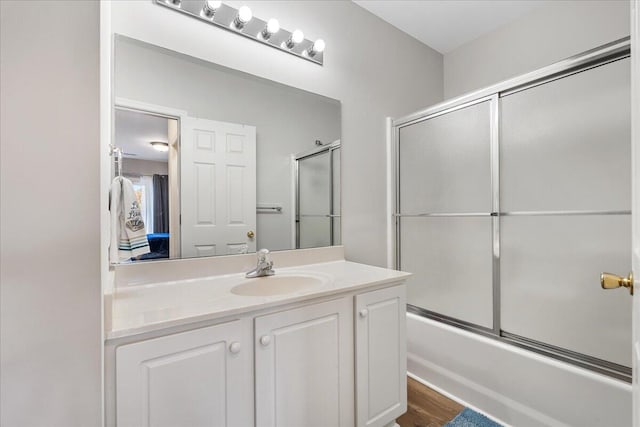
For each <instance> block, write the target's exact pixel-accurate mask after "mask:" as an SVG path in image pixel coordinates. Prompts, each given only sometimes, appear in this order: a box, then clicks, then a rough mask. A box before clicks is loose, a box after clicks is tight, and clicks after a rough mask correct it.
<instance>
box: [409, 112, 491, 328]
mask: <svg viewBox="0 0 640 427" xmlns="http://www.w3.org/2000/svg"><path fill="white" fill-rule="evenodd" d="M490 117H491V101H490V100H485V101H483V102H478V103H475V104H473V105H469V106H466V107H464V108H458V109H455V110H453V111H449V112H445V113H444V114H438V115H436V116H435V117H431V118H427V119H425V120H423V121H420V122H418V123H415V124H410V125H408V126H405V127H402V128H400V131H399V141H398V151H399V153H398V154H399V165H398V169H399V188H398V195H399V219H398V221H399V224H398V235H399V250H400V253H399V266H398V267H399V268H401V269H402V270H405V271H409V272H412V273H414V275H413V276H412V277H411V278H410V279H409V280H408V286H407V292H408V294H407V302H408V303H409V304H410V305H412V306H414V307H417V308H419V309H421V310H426V311H427V312H429V313H430V314H434V315H437V316H443V317H447V318H450V319H455V320H456V321H462V322H464V323H470V324H473V325H477V326H480V327H483V328H486V329H491V328H493V272H492V262H493V255H492V243H491V242H492V233H493V224H492V222H493V218H492V216H491V212H492V192H491V173H492V170H491V130H490V123H491V121H490Z"/></svg>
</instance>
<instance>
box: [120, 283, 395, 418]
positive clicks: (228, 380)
mask: <svg viewBox="0 0 640 427" xmlns="http://www.w3.org/2000/svg"><path fill="white" fill-rule="evenodd" d="M400 283H401V282H398V281H396V282H393V283H390V284H389V286H388V287H385V288H380V287H379V286H378V289H376V290H373V291H367V290H359V291H355V292H348V293H343V294H341V295H336V296H334V297H333V298H331V297H327V296H325V297H323V298H318V299H317V300H316V301H314V300H313V299H311V300H306V301H301V302H299V303H297V304H287V306H286V307H281V308H279V307H272V308H271V309H261V310H256V311H255V312H247V313H243V314H242V316H241V318H239V319H238V320H233V321H228V322H226V323H219V324H216V325H213V326H206V324H205V326H204V327H200V328H199V329H193V330H187V331H186V332H177V333H173V334H170V335H164V336H160V337H159V338H156V336H158V335H159V334H161V331H157V332H155V333H154V335H152V338H150V339H146V340H142V341H137V342H131V340H130V339H128V341H127V343H123V344H121V345H117V344H116V343H113V344H112V348H113V349H114V351H115V353H114V356H115V357H114V359H115V375H114V376H113V377H114V380H115V387H114V388H113V389H114V391H115V393H114V401H115V405H110V406H109V407H113V412H111V413H115V416H114V417H113V418H111V417H110V416H107V418H108V420H110V419H113V420H114V421H115V422H110V421H108V422H107V425H108V426H110V427H112V426H114V425H115V426H117V427H130V426H131V427H133V426H135V427H140V426H143V427H165V426H166V427H176V426H189V427H199V426H203V427H204V426H207V427H214V426H215V427H218V426H228V427H245V426H246V427H250V426H258V427H314V426H317V427H354V426H356V427H383V426H390V425H393V423H394V422H395V419H396V418H397V417H399V416H400V415H402V414H403V413H404V412H405V410H406V405H407V395H406V343H405V336H406V314H405V286H404V285H403V284H400ZM181 330H183V331H184V330H185V329H184V327H183V328H182V329H181Z"/></svg>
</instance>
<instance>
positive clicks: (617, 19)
mask: <svg viewBox="0 0 640 427" xmlns="http://www.w3.org/2000/svg"><path fill="white" fill-rule="evenodd" d="M628 35H629V3H628V2H626V1H624V2H618V1H607V2H602V1H599V2H565V1H561V2H555V3H553V2H547V3H545V5H544V6H542V7H541V8H540V9H537V10H534V11H533V12H531V13H529V14H528V15H525V16H524V17H522V18H520V19H519V20H517V21H515V22H513V23H512V24H510V25H507V26H505V27H503V28H501V29H499V30H496V31H494V32H493V33H490V34H487V35H485V36H483V37H481V38H479V39H477V40H475V41H472V42H470V43H468V44H467V45H464V46H462V47H460V48H458V49H457V50H455V51H453V52H450V53H448V54H446V55H445V78H444V82H445V83H444V88H445V95H446V98H447V99H448V98H451V97H455V96H458V95H461V94H463V93H465V92H469V91H473V90H477V89H480V88H482V87H484V86H487V85H490V84H493V83H497V82H499V81H502V80H504V79H506V78H508V77H513V76H515V75H518V74H521V73H524V72H528V71H532V70H535V69H537V68H540V67H542V66H545V65H549V64H551V63H553V62H556V61H558V60H561V59H563V58H566V57H569V56H572V55H575V54H578V53H580V52H582V51H585V50H588V49H591V48H594V47H596V46H599V45H602V44H605V43H608V42H611V41H613V40H616V39H619V38H622V37H625V36H628ZM470 70H471V71H470ZM409 286H410V285H409ZM596 286H597V284H596ZM407 336H408V357H409V360H408V370H409V372H410V373H411V374H413V375H415V376H417V377H419V378H421V379H423V380H425V381H427V382H429V383H430V384H432V385H434V386H436V387H438V388H440V389H442V390H444V391H446V392H448V393H450V394H452V395H453V396H455V397H457V398H459V399H462V400H464V401H466V402H467V403H468V404H470V405H473V406H476V407H478V408H479V409H481V410H484V411H486V412H487V413H489V414H491V415H493V416H495V417H497V418H499V419H501V420H503V421H504V422H506V423H508V424H512V425H518V426H539V425H608V426H628V425H631V387H630V385H629V384H627V383H624V382H621V381H619V380H614V379H611V378H608V377H605V376H603V375H600V374H597V373H593V372H589V371H586V370H584V369H581V368H578V367H575V366H572V365H569V364H566V363H563V362H560V361H556V360H552V359H549V358H547V357H545V356H541V355H538V354H535V353H532V352H530V351H527V350H523V349H520V348H517V347H514V346H512V345H508V344H504V343H501V342H497V341H495V340H493V339H490V338H485V337H482V336H479V335H477V334H474V333H470V332H466V331H463V330H461V329H459V328H456V327H452V326H448V325H445V324H442V323H440V322H437V321H434V320H430V319H426V318H422V317H419V316H416V315H413V314H409V315H408V334H407ZM433 343H437V345H434V344H433Z"/></svg>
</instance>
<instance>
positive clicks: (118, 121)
mask: <svg viewBox="0 0 640 427" xmlns="http://www.w3.org/2000/svg"><path fill="white" fill-rule="evenodd" d="M167 132H168V119H165V118H164V117H158V116H152V115H150V114H143V113H138V112H134V111H127V110H116V115H115V140H116V145H117V146H118V147H120V148H122V151H123V152H124V153H125V157H130V158H132V159H144V160H154V161H158V162H166V161H167V160H168V154H167V153H166V152H164V153H163V152H161V151H158V150H156V149H155V148H153V147H152V146H151V144H150V142H151V141H162V142H167V139H168V134H167Z"/></svg>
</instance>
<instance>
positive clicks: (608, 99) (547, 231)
mask: <svg viewBox="0 0 640 427" xmlns="http://www.w3.org/2000/svg"><path fill="white" fill-rule="evenodd" d="M629 94H630V66H629V59H628V58H626V59H620V60H617V61H615V62H612V63H608V64H605V65H601V66H599V67H596V68H592V69H589V70H586V71H584V72H581V73H577V74H573V75H570V76H567V77H564V78H561V79H557V80H554V81H551V82H547V83H545V84H542V85H537V86H534V87H531V88H528V89H525V90H522V91H519V92H515V93H512V94H508V95H506V96H504V97H502V98H501V106H500V110H501V118H500V121H501V139H500V155H501V158H500V168H501V174H500V190H501V229H500V230H501V260H500V266H501V269H500V270H501V271H500V277H501V284H502V287H501V327H502V330H503V335H504V336H507V337H514V336H515V338H519V339H524V340H529V341H531V342H532V343H533V344H536V343H543V344H544V345H546V346H553V347H557V348H558V349H560V350H564V351H568V352H575V353H579V354H580V355H581V356H579V358H580V359H586V360H587V361H588V360H589V358H595V359H599V360H600V361H601V362H600V363H599V364H607V363H614V364H617V365H621V366H626V367H630V366H631V302H632V301H631V298H629V296H628V294H627V295H625V293H624V292H604V291H602V289H600V286H599V276H600V273H601V272H603V271H616V272H628V271H631V257H630V250H629V249H630V248H631V215H630V209H631V187H630V186H631V143H630V141H631V136H630V129H631V122H630V98H629V96H630V95H629Z"/></svg>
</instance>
